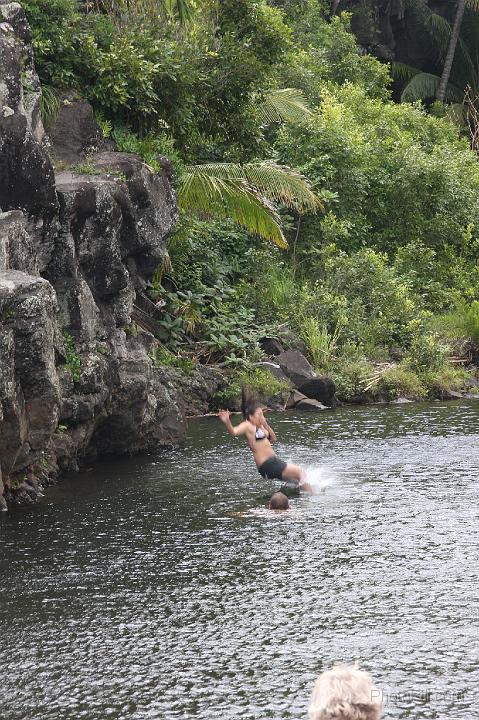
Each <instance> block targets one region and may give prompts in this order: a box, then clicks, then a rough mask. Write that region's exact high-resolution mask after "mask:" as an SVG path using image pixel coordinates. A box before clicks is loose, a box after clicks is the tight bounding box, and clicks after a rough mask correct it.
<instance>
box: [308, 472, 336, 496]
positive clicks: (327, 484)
mask: <svg viewBox="0 0 479 720" xmlns="http://www.w3.org/2000/svg"><path fill="white" fill-rule="evenodd" d="M305 469H306V477H307V480H308V482H309V483H310V484H311V486H312V487H313V490H314V492H316V493H321V492H327V490H328V488H331V487H333V485H334V484H335V482H336V476H335V475H334V472H333V471H332V470H331V468H328V467H324V466H322V467H317V466H311V467H306V468H305Z"/></svg>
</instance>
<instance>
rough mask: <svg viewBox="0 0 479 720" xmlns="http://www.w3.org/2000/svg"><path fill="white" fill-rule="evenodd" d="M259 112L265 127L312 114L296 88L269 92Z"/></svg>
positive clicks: (301, 118) (300, 118) (291, 121)
mask: <svg viewBox="0 0 479 720" xmlns="http://www.w3.org/2000/svg"><path fill="white" fill-rule="evenodd" d="M478 1H479V0H478ZM258 111H259V116H260V120H261V122H262V123H263V124H264V125H271V124H272V123H279V122H290V123H299V122H303V121H304V119H305V118H306V117H307V116H308V115H311V114H312V112H311V109H310V108H309V107H308V103H307V100H306V98H305V96H304V94H303V92H302V91H301V90H297V89H296V88H282V89H279V90H269V91H268V92H267V93H266V94H265V96H264V98H263V101H262V102H261V103H260V104H259V105H258Z"/></svg>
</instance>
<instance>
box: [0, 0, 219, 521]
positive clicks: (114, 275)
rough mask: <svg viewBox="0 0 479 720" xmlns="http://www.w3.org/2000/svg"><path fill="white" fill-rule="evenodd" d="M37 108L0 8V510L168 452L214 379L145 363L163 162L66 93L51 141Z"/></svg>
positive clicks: (8, 16) (20, 49)
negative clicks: (108, 459)
mask: <svg viewBox="0 0 479 720" xmlns="http://www.w3.org/2000/svg"><path fill="white" fill-rule="evenodd" d="M40 102H41V89H40V83H39V81H38V77H37V74H36V72H35V66H34V58H33V52H32V45H31V33H30V28H29V26H28V23H27V21H26V18H25V14H24V12H23V10H22V8H21V6H20V5H19V4H18V3H16V2H8V0H0V468H1V470H0V509H5V508H6V507H7V504H8V503H9V502H25V501H33V500H34V499H35V497H36V496H37V495H38V493H39V492H40V490H41V488H42V486H43V485H44V484H46V483H47V482H48V481H49V479H50V478H51V477H53V476H55V475H56V474H58V472H59V471H60V470H62V469H67V468H72V467H76V466H77V464H81V463H82V462H85V461H92V460H94V459H95V458H96V457H98V456H102V455H112V454H113V455H116V454H120V453H132V452H137V451H141V450H147V449H151V448H154V447H157V446H159V445H162V444H170V443H176V442H178V441H179V440H181V438H182V436H183V433H184V427H185V422H184V414H185V411H186V410H187V409H188V407H189V406H190V405H191V397H189V396H188V393H190V395H194V404H193V407H194V409H195V410H197V411H201V410H203V411H204V410H205V409H206V407H207V404H208V397H209V396H210V395H211V393H212V392H214V390H215V388H216V387H217V386H218V385H219V384H220V382H221V379H220V378H219V377H218V375H215V374H214V373H212V371H208V370H207V369H206V368H203V369H201V368H200V369H199V370H198V371H196V374H195V377H193V378H191V381H190V382H189V383H187V385H188V387H187V388H185V387H182V383H183V385H184V378H183V379H182V378H179V379H178V377H177V373H176V375H175V373H168V370H167V369H165V368H162V367H158V366H157V364H156V363H155V361H154V360H153V359H152V358H153V354H154V350H155V348H156V346H157V344H158V343H157V341H156V340H155V337H154V335H153V334H151V333H150V332H148V331H147V329H146V327H147V325H148V323H146V327H145V320H144V318H145V315H147V313H145V304H146V305H148V303H149V301H148V298H147V293H146V292H145V291H146V290H147V287H148V283H149V281H150V280H151V278H152V275H153V273H154V272H155V269H156V268H157V266H158V264H159V263H161V261H162V259H163V257H164V254H165V249H166V241H167V238H168V236H169V235H170V234H171V232H172V231H173V230H174V227H175V222H176V218H177V204H176V197H175V193H174V191H173V189H172V186H171V183H170V174H169V165H168V162H167V160H163V161H162V166H163V173H162V174H161V175H159V174H156V173H154V172H153V171H152V170H151V169H150V168H149V167H148V166H146V165H145V164H144V163H143V162H142V161H141V160H140V158H138V157H136V156H134V155H127V154H124V153H117V152H114V151H112V150H111V149H109V148H106V147H104V143H102V140H101V133H98V128H97V127H96V126H95V122H94V118H93V113H92V111H91V108H89V106H88V104H85V103H84V101H81V100H79V99H74V98H70V99H69V98H68V97H66V98H65V99H64V100H63V102H62V106H61V112H60V113H59V118H58V123H57V124H56V126H55V127H54V128H52V143H51V142H50V140H49V138H48V137H47V135H46V133H45V130H44V128H43V125H42V120H41V114H40ZM69 134H71V143H69V139H68V136H69ZM88 135H90V136H92V137H93V139H92V142H91V143H89V142H86V141H85V137H87V136H88ZM92 143H93V144H92ZM87 145H89V147H86V146H87ZM85 152H88V153H89V155H88V166H87V168H84V169H83V172H82V171H81V168H79V167H77V166H75V164H73V167H72V166H71V165H72V163H74V160H75V158H76V157H81V156H82V153H85ZM65 157H66V159H67V160H68V162H69V163H70V167H68V164H67V163H65V162H63V169H62V171H61V172H56V171H55V168H54V164H53V162H57V161H58V158H60V159H62V158H63V159H65ZM52 158H53V161H52ZM75 168H76V170H77V171H75ZM85 169H86V170H87V171H86V172H85ZM149 309H150V308H149V307H148V308H147V310H149ZM153 310H154V308H153ZM135 312H137V313H139V314H140V316H141V317H143V322H139V323H132V317H133V318H134V317H135ZM191 387H194V393H193V392H192V391H191Z"/></svg>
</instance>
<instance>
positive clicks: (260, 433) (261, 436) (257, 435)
mask: <svg viewBox="0 0 479 720" xmlns="http://www.w3.org/2000/svg"><path fill="white" fill-rule="evenodd" d="M254 436H255V438H256V440H266V438H269V433H268V434H266V433H265V431H264V430H263V428H262V427H257V428H256V431H255V434H254Z"/></svg>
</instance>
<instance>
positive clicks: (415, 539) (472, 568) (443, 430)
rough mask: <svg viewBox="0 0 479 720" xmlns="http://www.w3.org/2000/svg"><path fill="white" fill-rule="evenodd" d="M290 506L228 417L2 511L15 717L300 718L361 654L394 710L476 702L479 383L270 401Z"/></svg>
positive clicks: (0, 635) (6, 714) (443, 710)
mask: <svg viewBox="0 0 479 720" xmlns="http://www.w3.org/2000/svg"><path fill="white" fill-rule="evenodd" d="M269 417H270V422H271V424H272V425H273V427H274V428H275V429H276V431H277V433H278V436H279V440H280V442H279V446H278V452H279V454H280V455H281V456H283V457H284V458H285V459H286V460H295V461H297V462H301V463H303V464H305V465H306V466H308V467H309V468H312V470H311V475H312V477H313V478H314V480H315V482H316V483H317V484H318V485H320V486H322V487H325V488H326V492H324V493H320V494H318V495H316V496H314V497H308V496H303V497H301V498H300V499H296V500H294V501H293V503H292V504H293V511H292V512H290V513H289V514H284V515H282V516H278V515H272V514H268V512H266V511H264V512H262V513H261V512H260V513H251V512H246V514H245V515H243V516H240V517H237V516H234V515H232V513H233V512H238V511H248V509H250V508H258V507H261V505H262V503H264V501H265V497H267V495H268V493H271V492H272V491H274V490H275V489H276V487H277V486H276V485H275V483H273V482H268V481H264V480H263V479H262V478H261V477H260V476H259V475H258V474H257V472H256V470H255V468H254V465H253V463H252V459H251V456H250V454H249V451H248V449H247V448H246V446H245V444H244V441H242V440H241V439H235V438H231V437H230V436H228V435H226V434H225V432H224V428H223V426H222V425H221V424H220V422H219V421H218V420H217V419H216V418H204V419H201V420H197V421H194V422H192V423H191V425H190V432H189V438H188V442H187V445H186V447H185V448H184V449H182V450H179V451H170V452H164V453H162V454H161V455H158V456H150V457H143V458H141V459H132V460H122V461H118V462H110V463H104V464H100V465H97V466H96V467H95V468H94V469H92V470H91V471H89V472H88V471H87V472H82V473H80V474H79V475H75V476H73V477H70V478H67V479H66V480H65V481H64V482H63V483H62V484H60V485H58V486H56V487H54V488H50V489H49V490H48V491H47V493H46V497H45V498H44V499H43V500H42V501H41V504H40V505H39V506H37V507H34V508H32V509H29V510H26V511H25V510H23V511H15V512H12V513H10V514H3V516H2V517H1V518H0V578H1V580H0V653H1V655H0V717H1V718H2V720H80V719H85V720H108V719H109V718H113V719H115V720H123V719H124V720H127V719H128V720H148V719H154V720H156V719H161V720H180V719H181V720H183V719H185V718H196V719H197V720H220V719H221V720H232V719H233V718H234V719H235V720H236V718H241V719H243V718H245V719H248V720H259V719H263V718H275V719H276V720H300V719H304V720H305V719H306V716H307V712H306V711H307V705H308V700H309V695H310V692H311V689H312V686H313V683H314V680H315V678H316V677H317V675H318V673H319V672H320V671H321V670H322V669H324V668H325V667H327V666H329V665H330V664H331V663H332V662H334V661H345V662H349V661H352V660H359V661H360V663H361V665H362V666H363V667H364V668H365V669H367V670H369V671H370V672H371V673H372V675H373V677H374V679H375V681H376V683H377V684H378V685H379V686H380V687H381V689H382V690H383V693H384V699H385V702H386V708H385V717H387V718H413V719H419V718H441V720H442V719H443V718H444V719H445V718H451V719H452V720H476V718H477V717H478V715H479V711H478V706H479V510H478V502H477V501H478V486H479V483H478V479H479V401H471V402H458V403H451V404H446V403H432V404H429V405H420V404H414V405H397V406H392V407H383V406H381V407H369V408H365V409H343V410H338V411H335V412H328V413H322V414H319V415H311V414H306V415H301V416H300V415H293V414H284V415H281V414H276V415H275V414H273V415H271V416H269Z"/></svg>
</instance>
